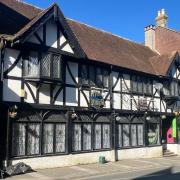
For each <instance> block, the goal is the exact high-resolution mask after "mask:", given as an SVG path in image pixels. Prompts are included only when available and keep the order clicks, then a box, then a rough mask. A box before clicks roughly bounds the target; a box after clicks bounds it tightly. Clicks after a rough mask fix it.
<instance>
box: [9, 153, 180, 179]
mask: <svg viewBox="0 0 180 180" xmlns="http://www.w3.org/2000/svg"><path fill="white" fill-rule="evenodd" d="M7 179H8V180H70V179H71V180H72V179H73V180H85V179H87V180H101V179H102V180H106V179H107V180H111V179H112V180H121V179H147V180H149V179H153V180H154V179H158V180H159V179H180V156H175V157H167V158H152V159H137V160H122V161H118V162H110V163H106V164H103V165H101V164H89V165H79V166H72V167H64V168H54V169H45V170H37V172H32V173H29V174H24V175H19V176H14V177H10V178H7Z"/></svg>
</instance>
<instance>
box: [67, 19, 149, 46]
mask: <svg viewBox="0 0 180 180" xmlns="http://www.w3.org/2000/svg"><path fill="white" fill-rule="evenodd" d="M66 19H68V20H71V21H74V22H77V23H79V24H82V25H85V26H87V27H89V28H92V29H94V30H97V31H100V32H103V33H106V34H109V35H111V36H115V37H117V38H120V39H123V40H126V41H129V42H131V43H134V44H137V45H140V46H143V47H147V46H145V45H144V44H141V43H139V42H136V41H133V40H131V39H128V38H124V37H122V36H120V35H117V34H114V33H111V32H108V31H105V30H103V29H99V28H96V27H94V26H91V25H89V24H86V23H83V22H79V21H77V20H74V19H71V18H67V17H66Z"/></svg>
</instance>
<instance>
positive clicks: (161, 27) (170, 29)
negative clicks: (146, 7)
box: [157, 26, 180, 34]
mask: <svg viewBox="0 0 180 180" xmlns="http://www.w3.org/2000/svg"><path fill="white" fill-rule="evenodd" d="M157 28H162V29H165V30H169V31H173V32H175V33H177V34H180V32H179V31H177V30H175V29H171V28H167V27H161V26H158V27H157Z"/></svg>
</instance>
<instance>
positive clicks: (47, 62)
mask: <svg viewBox="0 0 180 180" xmlns="http://www.w3.org/2000/svg"><path fill="white" fill-rule="evenodd" d="M41 68H42V69H41V71H42V76H46V77H50V70H51V55H50V54H43V57H42V60H41Z"/></svg>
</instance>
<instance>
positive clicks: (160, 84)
mask: <svg viewBox="0 0 180 180" xmlns="http://www.w3.org/2000/svg"><path fill="white" fill-rule="evenodd" d="M154 88H155V89H157V90H159V91H160V90H161V89H162V88H163V84H162V83H155V84H154Z"/></svg>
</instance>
